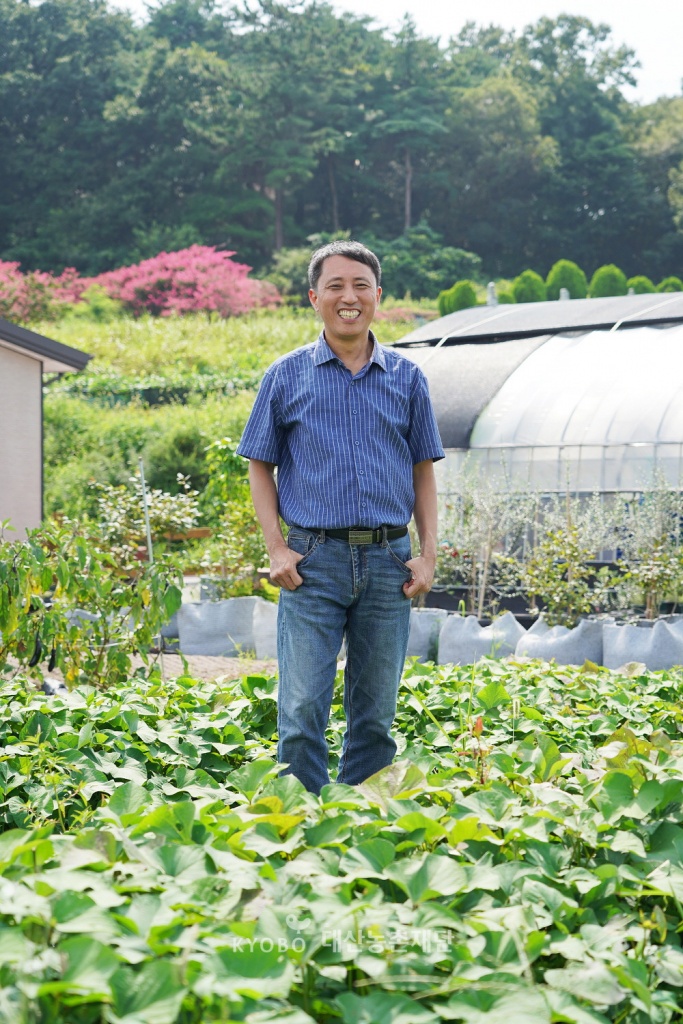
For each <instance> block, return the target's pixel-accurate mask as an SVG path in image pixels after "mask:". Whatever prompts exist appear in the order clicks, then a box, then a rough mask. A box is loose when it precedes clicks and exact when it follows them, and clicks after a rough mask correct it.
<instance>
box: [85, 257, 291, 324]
mask: <svg viewBox="0 0 683 1024" xmlns="http://www.w3.org/2000/svg"><path fill="white" fill-rule="evenodd" d="M234 255H235V253H234V252H218V251H217V250H216V249H215V248H214V247H213V246H208V245H192V246H190V248H189V249H181V250H179V251H178V252H161V253H159V255H158V256H154V257H153V258H152V259H149V260H143V261H142V263H137V264H135V265H134V266H132V267H120V268H119V269H118V270H109V271H107V272H106V273H104V274H100V275H99V276H98V277H94V278H91V279H90V280H89V281H88V284H89V285H90V284H97V285H100V286H101V287H103V288H104V290H105V291H106V292H107V293H108V295H110V296H111V298H112V299H117V300H118V301H119V302H121V303H122V304H123V305H124V307H125V308H127V309H128V310H130V312H132V313H133V314H134V315H136V316H139V315H140V314H141V313H152V314H153V315H155V316H170V315H171V314H173V313H176V314H182V313H196V312H207V313H218V314H219V316H236V315H237V314H239V313H248V312H249V311H250V310H252V309H256V308H257V307H263V306H267V307H273V306H276V305H277V304H278V303H279V302H280V295H279V293H278V291H277V289H276V288H275V286H274V285H272V284H270V282H268V281H257V280H255V279H253V278H250V277H248V276H247V275H248V273H249V271H250V270H251V267H248V266H247V265H246V264H245V263H234V262H233V260H232V257H233V256H234Z"/></svg>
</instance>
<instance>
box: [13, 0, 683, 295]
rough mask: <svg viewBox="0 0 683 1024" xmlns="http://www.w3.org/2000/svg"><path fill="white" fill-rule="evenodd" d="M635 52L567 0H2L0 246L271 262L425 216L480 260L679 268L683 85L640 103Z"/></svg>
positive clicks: (53, 255)
mask: <svg viewBox="0 0 683 1024" xmlns="http://www.w3.org/2000/svg"><path fill="white" fill-rule="evenodd" d="M448 29H449V27H448V24H447V23H446V22H444V25H443V38H444V40H445V39H447V38H448V35H449V31H448ZM636 66H637V65H636V57H635V54H634V53H633V52H632V51H630V50H628V49H626V48H624V47H619V48H617V47H615V46H614V45H613V44H612V42H611V39H610V31H609V28H608V27H607V26H605V25H597V24H593V23H592V22H590V21H589V20H587V19H585V18H582V17H573V16H568V15H565V16H562V17H560V18H558V19H555V20H551V19H548V18H542V19H541V20H540V21H539V22H537V23H536V24H534V25H531V26H529V27H528V28H527V29H526V30H525V31H523V32H522V33H519V34H514V33H508V32H506V31H503V30H502V29H499V28H496V27H493V26H489V27H481V26H476V25H474V24H472V25H468V26H467V27H466V28H464V29H463V30H462V31H461V32H460V33H459V34H458V35H455V36H454V37H452V38H451V39H450V41H449V42H447V43H444V42H442V43H441V44H440V43H439V42H438V41H437V40H434V39H430V38H425V37H423V36H421V35H420V34H419V33H418V32H417V30H416V28H415V26H414V24H413V23H412V22H411V21H410V19H408V18H406V19H405V20H404V22H403V24H402V26H401V28H400V30H399V31H397V32H396V33H395V34H389V33H387V32H384V31H380V30H378V29H377V28H376V27H373V23H372V22H370V21H369V20H368V19H363V18H358V17H355V16H352V15H350V14H337V13H335V12H334V10H333V9H332V7H331V6H330V5H328V4H326V3H317V2H307V0H303V2H298V0H283V2H273V0H258V2H256V0H254V2H252V3H249V4H245V5H244V6H227V5H224V4H220V3H218V2H215V0H167V2H165V3H159V4H157V5H156V6H154V7H153V8H152V9H151V10H150V14H149V17H148V19H147V21H146V22H145V23H144V24H142V25H137V24H135V23H134V21H133V20H132V19H131V17H130V16H129V15H128V14H126V13H122V12H120V11H118V10H114V9H113V8H111V7H109V6H108V4H107V2H106V0H43V2H40V3H30V2H29V0H0V132H1V135H0V138H1V139H2V143H1V145H0V259H4V260H19V261H21V265H22V269H24V270H27V269H33V268H41V269H44V270H52V271H55V272H58V271H60V270H61V269H62V268H64V267H65V266H73V267H76V268H77V269H78V270H79V271H80V272H82V273H85V274H95V273H99V272H101V271H103V270H106V269H109V268H112V267H115V266H119V265H122V264H125V263H130V262H132V261H134V260H140V259H143V258H145V257H148V256H152V255H154V254H156V253H158V252H159V251H160V250H173V249H181V248H184V247H186V246H188V245H191V244H193V243H204V244H206V245H216V246H218V247H220V248H228V249H233V250H236V251H237V253H238V258H240V259H242V260H244V261H247V262H248V263H250V264H251V265H253V266H254V267H256V268H257V269H259V270H262V269H264V268H267V267H269V266H272V260H273V257H274V254H276V253H278V252H280V251H281V250H283V249H287V248H288V247H297V246H301V245H305V244H306V243H307V239H308V238H309V237H310V236H311V235H314V234H321V233H323V234H325V233H326V234H331V233H334V232H338V231H350V232H351V233H352V234H353V235H354V236H355V237H361V238H363V239H365V240H368V241H370V242H373V241H376V242H377V243H378V246H379V248H380V249H381V248H382V244H383V242H384V243H387V242H388V241H389V240H396V239H400V238H404V237H407V238H410V237H411V235H410V229H413V232H414V230H415V228H416V226H417V227H419V228H420V231H421V235H420V237H421V238H422V243H423V244H424V242H425V238H426V239H427V241H428V242H429V240H430V239H437V238H438V240H439V242H440V243H441V244H443V245H444V246H450V247H456V248H458V249H463V250H467V251H469V252H471V253H475V254H477V256H479V257H480V258H481V260H482V266H483V268H484V271H485V273H486V274H488V275H491V276H494V275H495V276H506V275H508V276H511V275H514V274H517V273H518V272H519V271H520V270H522V269H524V267H534V268H536V269H537V270H539V271H540V272H541V273H543V274H545V273H546V272H547V270H548V268H549V267H550V265H551V264H552V263H553V262H554V261H555V260H557V259H559V258H561V257H565V258H569V259H573V260H575V261H577V262H578V263H579V264H581V265H582V266H583V268H584V269H585V270H586V272H588V273H590V272H592V271H593V270H594V269H595V267H597V266H599V265H600V264H603V263H609V262H615V263H617V264H619V266H621V267H622V268H623V269H624V271H626V273H627V274H636V273H645V274H649V275H650V276H651V277H653V278H654V279H657V278H659V277H662V276H664V275H665V274H673V273H677V274H679V275H680V273H681V270H683V97H682V96H678V97H665V98H662V99H660V100H658V101H657V102H656V103H653V104H651V105H648V106H640V105H636V104H633V103H629V102H627V100H626V99H625V97H624V95H623V92H622V89H623V86H624V85H626V84H628V83H630V82H632V81H633V73H634V69H635V67H636ZM406 232H408V234H407V235H406ZM425 232H426V234H425Z"/></svg>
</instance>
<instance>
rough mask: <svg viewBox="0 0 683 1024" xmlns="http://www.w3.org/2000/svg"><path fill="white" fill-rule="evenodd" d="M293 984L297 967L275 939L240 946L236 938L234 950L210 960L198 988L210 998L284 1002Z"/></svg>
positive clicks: (244, 943)
mask: <svg viewBox="0 0 683 1024" xmlns="http://www.w3.org/2000/svg"><path fill="white" fill-rule="evenodd" d="M293 982H294V964H293V963H292V962H291V961H290V960H289V959H288V957H287V955H286V953H285V952H284V951H281V950H278V947H277V942H276V941H275V940H274V939H267V938H263V939H253V940H246V939H245V940H242V943H241V945H240V938H239V937H238V936H237V935H236V936H235V945H234V948H228V949H222V950H220V952H218V953H217V954H215V955H214V956H211V957H209V958H208V959H207V960H206V962H205V963H204V965H203V967H202V975H201V977H200V979H199V980H198V981H197V982H196V983H195V985H194V988H195V991H197V992H198V993H199V995H202V996H206V997H209V996H211V997H213V996H215V995H218V996H226V997H228V998H235V997H237V996H240V995H243V996H248V997H249V998H251V999H261V998H263V997H264V996H280V997H283V998H284V997H286V996H287V995H288V994H289V991H290V989H291V987H292V984H293Z"/></svg>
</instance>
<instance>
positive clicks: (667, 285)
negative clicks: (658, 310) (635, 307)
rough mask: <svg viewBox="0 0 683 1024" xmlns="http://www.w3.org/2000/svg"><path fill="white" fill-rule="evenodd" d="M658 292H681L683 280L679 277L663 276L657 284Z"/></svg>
mask: <svg viewBox="0 0 683 1024" xmlns="http://www.w3.org/2000/svg"><path fill="white" fill-rule="evenodd" d="M657 291H658V292H683V281H681V279H680V277H665V278H664V280H663V281H660V282H659V284H658V285H657Z"/></svg>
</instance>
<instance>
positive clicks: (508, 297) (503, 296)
mask: <svg viewBox="0 0 683 1024" xmlns="http://www.w3.org/2000/svg"><path fill="white" fill-rule="evenodd" d="M496 298H497V299H498V303H499V305H501V306H505V305H507V304H508V303H513V302H514V301H515V297H514V295H513V294H512V292H510V291H508V290H507V288H504V289H503V290H502V291H500V292H496Z"/></svg>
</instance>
